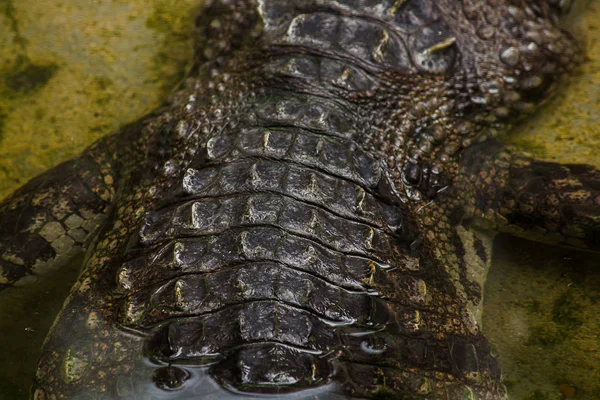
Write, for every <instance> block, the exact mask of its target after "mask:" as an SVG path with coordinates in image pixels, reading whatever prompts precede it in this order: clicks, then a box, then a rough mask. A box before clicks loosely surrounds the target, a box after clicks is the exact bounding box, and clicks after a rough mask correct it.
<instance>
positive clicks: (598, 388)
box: [483, 236, 600, 400]
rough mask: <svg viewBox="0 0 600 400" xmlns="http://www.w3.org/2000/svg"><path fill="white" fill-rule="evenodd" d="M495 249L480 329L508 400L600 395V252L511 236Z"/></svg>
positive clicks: (499, 241)
mask: <svg viewBox="0 0 600 400" xmlns="http://www.w3.org/2000/svg"><path fill="white" fill-rule="evenodd" d="M494 253H495V255H494V260H493V266H492V268H491V270H490V273H489V275H488V279H487V284H486V288H485V301H484V315H483V332H484V333H485V334H486V336H487V337H488V338H489V340H490V342H491V343H492V346H493V348H494V350H495V352H496V355H497V357H498V361H499V362H500V366H501V368H502V372H503V377H504V379H505V383H506V385H507V387H508V389H509V393H510V395H511V399H524V400H560V399H564V398H573V399H586V400H587V399H589V400H592V399H600V254H594V253H589V252H584V251H573V250H570V249H564V248H558V247H554V246H548V245H541V244H539V243H533V242H528V241H524V240H522V239H518V238H514V237H510V236H500V237H499V238H498V239H497V240H496V242H495V245H494ZM571 394H572V395H571Z"/></svg>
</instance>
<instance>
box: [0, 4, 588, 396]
mask: <svg viewBox="0 0 600 400" xmlns="http://www.w3.org/2000/svg"><path fill="white" fill-rule="evenodd" d="M199 3H200V0H185V1H176V0H150V1H148V0H127V1H125V0H109V1H103V2H79V1H76V0H67V1H62V2H55V1H51V0H20V1H16V0H4V1H0V59H1V60H2V63H0V154H1V155H2V156H1V157H0V198H2V197H4V196H6V195H7V194H8V193H10V192H11V191H12V190H14V189H15V188H16V187H18V186H19V185H21V184H22V183H24V182H25V181H26V180H27V179H29V178H30V177H32V176H33V175H36V174H37V173H39V172H41V171H43V170H45V169H47V168H48V167H50V166H52V165H55V164H57V163H59V162H61V161H63V160H65V159H67V158H69V157H71V156H73V155H75V154H77V152H79V151H81V150H82V149H83V148H85V146H87V145H88V144H89V143H90V142H91V141H93V140H94V139H96V138H98V137H100V136H101V135H104V134H107V133H109V132H111V131H114V130H116V129H117V128H118V127H119V126H121V125H123V124H124V123H126V122H129V121H132V120H135V119H136V118H137V117H139V116H141V115H143V114H144V113H146V112H148V111H149V110H151V109H153V108H154V107H156V106H157V105H158V104H159V103H160V101H161V100H162V99H164V97H165V95H166V93H167V91H168V90H167V88H170V87H172V86H174V84H175V83H176V82H177V80H178V79H179V78H180V77H181V76H182V73H183V71H184V70H185V65H186V63H187V62H188V61H189V60H190V58H191V51H190V50H191V46H190V41H189V32H190V27H191V15H192V13H191V12H190V10H192V9H193V8H194V7H195V6H197V5H198V4H199ZM598 3H600V2H598V1H596V2H594V3H592V5H591V8H592V11H591V13H590V18H588V24H589V28H590V37H589V52H588V54H589V58H590V60H589V62H588V63H587V64H586V65H585V66H584V67H583V69H582V72H580V73H578V74H576V76H575V78H574V80H573V83H572V84H571V86H570V88H569V90H568V91H567V92H566V93H563V94H561V95H560V96H559V97H558V98H557V99H556V100H555V101H554V103H553V105H552V106H551V107H550V108H549V109H547V110H545V111H544V112H541V113H538V114H536V115H535V116H533V117H532V118H531V119H530V120H529V121H528V122H527V123H526V124H524V125H523V126H522V127H521V128H520V130H519V132H517V133H515V134H514V135H511V136H510V138H509V140H510V141H511V142H512V143H515V144H517V145H519V146H521V148H524V149H526V150H527V151H531V152H533V153H534V154H535V155H536V156H538V157H542V158H544V159H548V160H556V161H560V162H585V163H591V164H595V165H596V166H600V157H599V156H598V149H600V112H598V110H599V109H600V89H599V88H600V61H599V57H600V4H598ZM496 250H497V252H496V256H495V260H494V266H493V268H492V270H491V272H490V275H489V279H488V285H487V287H486V296H487V297H486V301H485V314H484V318H483V323H484V331H485V333H486V334H487V335H488V337H489V338H490V341H491V342H492V344H493V346H494V348H495V349H496V351H497V353H498V354H499V361H500V363H501V366H502V368H503V371H504V376H505V378H506V383H507V386H508V387H509V391H510V393H511V397H512V398H514V399H529V400H542V399H545V400H553V399H557V400H558V399H562V398H565V397H567V398H568V397H569V396H571V398H574V399H600V376H599V374H600V373H599V369H600V339H599V337H600V336H599V335H600V319H599V317H598V316H600V312H599V311H600V310H599V307H600V306H599V300H600V284H599V283H600V269H598V268H597V266H598V265H599V262H600V257H596V256H594V257H595V258H594V257H592V256H590V255H589V254H586V253H581V252H579V253H577V252H572V251H568V250H563V249H554V248H551V247H548V246H540V245H537V244H531V243H524V242H522V241H520V240H517V239H507V238H506V237H503V238H501V239H499V240H498V241H497V243H496ZM76 267H77V266H76V265H73V266H72V267H71V268H70V269H65V270H64V271H62V272H61V275H60V276H59V275H57V276H53V277H51V278H50V279H46V280H42V282H41V283H40V284H39V285H35V286H31V287H29V288H22V289H18V290H13V291H6V292H4V293H2V294H0V344H1V345H2V346H1V347H2V349H3V351H2V352H0V398H10V399H19V398H27V391H28V389H27V387H28V385H29V382H30V378H31V376H32V373H33V365H34V364H35V359H36V358H37V354H38V353H39V346H40V343H41V341H42V340H43V337H44V332H45V330H46V329H47V328H48V326H49V325H50V323H51V321H52V318H53V317H52V314H53V313H54V312H55V311H56V310H57V309H58V308H60V305H61V303H62V300H63V298H64V295H65V293H66V292H67V291H68V288H69V286H70V282H71V281H72V280H73V279H74V278H75V276H76V274H77V268H76ZM19 339H20V340H19ZM367 350H370V351H380V349H376V348H374V349H367ZM140 363H141V364H140V368H139V370H138V373H139V374H141V375H139V376H138V378H136V379H137V380H135V381H132V382H134V384H135V387H136V388H138V389H141V387H146V388H147V390H149V392H148V393H150V392H153V393H154V394H153V395H154V396H158V395H159V394H160V395H163V397H164V396H167V397H164V398H169V397H168V396H169V393H168V392H157V389H156V388H155V387H154V386H152V385H150V382H151V375H150V373H151V371H153V369H151V368H150V366H148V365H146V364H144V363H143V362H141V361H140ZM188 371H189V373H190V374H191V375H192V379H191V380H190V389H189V390H190V392H189V393H190V395H192V394H193V391H191V390H192V389H191V388H192V387H195V386H196V385H192V384H191V383H193V382H196V383H198V382H200V381H202V380H203V379H204V380H206V379H208V378H207V377H206V376H204V375H203V374H202V371H201V369H188ZM144 374H146V375H144ZM205 383H207V382H205ZM208 383H209V382H208ZM203 384H204V383H203ZM212 385H213V387H214V388H215V392H214V393H213V396H216V394H217V393H219V392H218V390H219V389H218V388H217V387H216V386H214V383H212ZM209 386H210V385H209ZM150 387H151V388H152V389H150ZM136 390H137V389H136ZM186 390H187V389H186ZM572 390H575V394H574V395H573V394H572ZM220 394H221V395H222V394H223V393H222V392H221V393H220ZM157 398H161V397H157ZM191 398H198V397H193V396H192V397H191ZM202 398H206V399H209V398H210V397H202ZM321 398H323V397H322V396H321Z"/></svg>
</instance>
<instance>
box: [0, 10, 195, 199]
mask: <svg viewBox="0 0 600 400" xmlns="http://www.w3.org/2000/svg"><path fill="white" fill-rule="evenodd" d="M200 4H201V0H184V1H175V0H151V1H143V0H130V1H124V0H110V1H106V2H78V1H75V0H68V1H62V2H53V1H51V0H36V1H34V0H23V1H19V2H15V1H7V0H0V110H1V111H0V114H1V115H2V119H1V122H2V125H1V128H2V129H0V155H1V156H0V199H1V198H4V197H6V196H7V195H8V194H10V193H11V192H12V191H14V190H15V189H16V188H17V187H19V186H21V185H22V184H24V183H25V182H26V181H27V180H29V179H31V178H32V177H33V176H35V175H37V174H39V173H41V172H43V171H45V170H47V169H48V168H51V167H52V166H54V165H57V164H59V163H60V162H62V161H65V160H66V159H68V158H71V157H73V156H75V155H77V154H78V153H79V152H81V151H82V150H83V149H84V148H85V147H87V146H88V145H89V144H91V143H92V142H94V141H95V140H96V139H98V138H100V137H102V136H104V135H107V134H110V133H112V132H115V131H117V130H118V129H119V127H120V126H123V125H125V124H126V123H128V122H131V121H134V120H136V119H138V118H139V117H141V116H143V115H144V114H147V113H148V112H150V111H152V110H153V109H155V108H156V107H158V106H159V105H160V104H161V103H162V102H164V101H165V98H166V96H167V95H168V94H169V92H170V91H171V89H172V88H173V87H174V86H176V85H177V83H178V82H180V81H181V80H182V77H183V76H184V75H185V72H186V69H187V66H188V65H189V64H190V63H191V62H192V60H193V54H192V49H193V45H192V35H191V32H192V29H193V24H192V21H193V16H194V15H195V12H196V9H197V8H198V7H199V5H200Z"/></svg>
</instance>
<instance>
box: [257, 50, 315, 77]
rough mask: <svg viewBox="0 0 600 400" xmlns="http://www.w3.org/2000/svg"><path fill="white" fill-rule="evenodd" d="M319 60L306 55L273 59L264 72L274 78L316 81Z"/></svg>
mask: <svg viewBox="0 0 600 400" xmlns="http://www.w3.org/2000/svg"><path fill="white" fill-rule="evenodd" d="M320 61H321V60H320V59H319V58H317V57H314V56H308V55H295V54H294V55H285V56H280V57H274V58H273V60H272V61H270V62H269V63H268V64H267V65H265V66H264V67H263V68H264V71H265V72H266V73H267V74H270V75H274V76H283V77H291V78H298V79H302V80H318V79H319V68H320Z"/></svg>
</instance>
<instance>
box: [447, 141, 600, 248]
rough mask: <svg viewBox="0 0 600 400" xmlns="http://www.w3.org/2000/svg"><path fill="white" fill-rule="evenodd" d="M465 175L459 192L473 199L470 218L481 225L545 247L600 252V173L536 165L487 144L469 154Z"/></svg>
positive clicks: (584, 168)
mask: <svg viewBox="0 0 600 400" xmlns="http://www.w3.org/2000/svg"><path fill="white" fill-rule="evenodd" d="M481 147H486V148H485V149H482V148H481ZM482 151H483V152H484V153H485V154H486V155H485V156H483V157H482V156H481V154H482ZM475 154H477V157H473V156H472V155H475ZM463 172H464V175H463V176H464V177H468V178H467V179H465V180H463V182H461V183H460V184H459V185H458V186H459V187H460V188H461V190H464V191H465V192H466V193H468V194H469V196H471V198H472V199H473V200H472V201H471V202H470V203H471V204H470V206H471V207H467V208H468V209H467V210H466V216H467V217H473V218H474V219H475V220H476V224H482V223H483V224H484V225H485V226H486V227H490V228H492V229H494V230H496V231H499V232H506V233H511V234H513V235H516V236H519V237H524V238H527V239H531V240H536V241H540V242H544V243H549V244H558V245H563V246H569V247H575V248H582V249H589V250H600V184H599V182H600V171H599V170H598V169H596V168H594V167H592V166H589V165H582V164H559V163H553V162H544V161H536V160H533V159H531V158H529V157H527V156H524V155H522V154H520V153H518V152H516V151H514V150H513V149H511V148H503V147H502V146H499V145H498V144H486V145H485V146H478V147H475V148H473V149H470V150H469V151H468V152H466V153H465V157H464V164H463Z"/></svg>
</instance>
